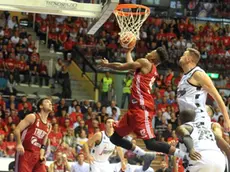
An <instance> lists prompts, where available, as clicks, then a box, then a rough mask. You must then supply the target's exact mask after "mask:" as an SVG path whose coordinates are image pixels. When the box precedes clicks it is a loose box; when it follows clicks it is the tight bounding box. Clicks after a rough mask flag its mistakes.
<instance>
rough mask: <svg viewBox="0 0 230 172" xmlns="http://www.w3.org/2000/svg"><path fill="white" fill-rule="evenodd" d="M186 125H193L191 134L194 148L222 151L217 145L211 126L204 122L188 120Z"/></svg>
mask: <svg viewBox="0 0 230 172" xmlns="http://www.w3.org/2000/svg"><path fill="white" fill-rule="evenodd" d="M186 125H190V126H192V127H193V131H192V133H191V135H190V136H191V138H192V140H193V145H194V149H195V150H196V151H197V152H200V151H206V150H210V151H211V150H212V151H219V152H221V151H220V149H219V148H218V146H217V143H216V139H215V136H214V134H213V132H212V129H211V128H210V127H209V126H206V125H205V124H204V123H203V122H187V123H186Z"/></svg>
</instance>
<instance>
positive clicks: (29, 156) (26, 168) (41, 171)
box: [15, 151, 46, 172]
mask: <svg viewBox="0 0 230 172" xmlns="http://www.w3.org/2000/svg"><path fill="white" fill-rule="evenodd" d="M32 171H33V172H46V166H45V164H44V163H41V162H40V152H30V151H25V153H24V154H23V155H19V154H17V153H16V160H15V172H32Z"/></svg>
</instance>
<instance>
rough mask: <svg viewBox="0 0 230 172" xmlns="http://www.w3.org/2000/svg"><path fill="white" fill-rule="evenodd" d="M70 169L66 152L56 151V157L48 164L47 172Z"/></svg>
mask: <svg viewBox="0 0 230 172" xmlns="http://www.w3.org/2000/svg"><path fill="white" fill-rule="evenodd" d="M58 171H70V165H69V162H68V159H67V156H66V154H63V153H62V152H58V153H57V156H56V159H55V160H54V162H53V163H51V164H50V166H49V172H58Z"/></svg>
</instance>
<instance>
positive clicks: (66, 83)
mask: <svg viewBox="0 0 230 172" xmlns="http://www.w3.org/2000/svg"><path fill="white" fill-rule="evenodd" d="M60 78H61V79H62V97H63V98H71V85H70V76H69V72H68V70H67V67H66V66H63V67H62V72H61V76H60Z"/></svg>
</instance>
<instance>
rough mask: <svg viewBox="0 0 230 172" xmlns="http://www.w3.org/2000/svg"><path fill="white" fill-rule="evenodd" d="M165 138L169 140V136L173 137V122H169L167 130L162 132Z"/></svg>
mask: <svg viewBox="0 0 230 172" xmlns="http://www.w3.org/2000/svg"><path fill="white" fill-rule="evenodd" d="M162 136H163V137H164V140H165V141H167V140H168V138H169V137H172V124H168V127H167V130H166V131H164V132H163V133H162Z"/></svg>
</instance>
